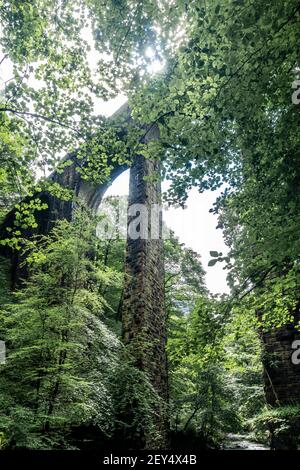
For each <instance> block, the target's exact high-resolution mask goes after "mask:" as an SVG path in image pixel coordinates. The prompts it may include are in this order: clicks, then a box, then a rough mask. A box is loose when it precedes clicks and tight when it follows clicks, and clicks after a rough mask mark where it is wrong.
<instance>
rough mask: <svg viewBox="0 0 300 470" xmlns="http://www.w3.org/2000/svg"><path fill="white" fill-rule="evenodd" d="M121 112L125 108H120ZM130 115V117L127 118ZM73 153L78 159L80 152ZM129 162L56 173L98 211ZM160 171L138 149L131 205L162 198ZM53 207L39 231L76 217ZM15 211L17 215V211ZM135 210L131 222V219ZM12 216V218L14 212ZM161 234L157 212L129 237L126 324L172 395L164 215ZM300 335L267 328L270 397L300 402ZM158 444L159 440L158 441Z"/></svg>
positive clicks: (142, 357)
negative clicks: (99, 173)
mask: <svg viewBox="0 0 300 470" xmlns="http://www.w3.org/2000/svg"><path fill="white" fill-rule="evenodd" d="M120 112H121V113H123V114H124V115H126V116H128V115H129V111H128V106H127V107H126V106H125V107H122V109H121V111H120ZM119 114H120V113H119ZM126 120H127V123H128V118H125V122H126ZM158 138H159V130H158V128H157V127H152V128H151V132H149V133H147V138H146V140H147V141H149V140H151V139H158ZM67 158H69V159H71V160H72V159H73V158H74V155H69V156H68V157H67ZM126 169H127V167H126V166H122V165H117V164H115V165H114V167H113V170H112V172H111V175H110V181H109V182H106V183H103V184H100V185H98V186H97V187H95V186H93V185H91V184H89V183H88V182H86V181H83V180H82V179H81V178H80V175H79V174H78V172H77V171H76V164H75V162H74V163H72V164H71V165H70V166H66V167H65V168H64V171H63V173H53V174H52V175H51V176H50V178H51V179H52V180H53V181H54V182H57V183H59V184H60V185H62V186H63V187H65V188H69V189H71V190H72V191H73V192H74V196H76V197H77V198H80V199H81V200H82V201H83V203H84V205H86V207H87V208H89V209H91V210H93V211H96V210H97V209H98V207H99V205H100V204H101V200H102V198H103V196H104V194H105V192H106V190H107V188H108V187H109V185H110V184H111V182H112V181H113V180H114V179H116V178H117V177H118V176H119V175H120V174H121V173H122V172H123V171H124V170H126ZM154 173H155V174H157V173H159V163H158V162H156V161H150V160H148V159H145V158H144V157H143V156H141V155H136V156H135V158H134V161H133V162H132V165H131V168H130V188H129V201H128V203H129V207H130V206H131V205H133V204H142V205H144V206H145V208H147V209H148V210H149V211H150V209H151V207H152V206H153V205H157V204H159V203H160V199H161V186H160V182H159V181H158V179H157V178H156V179H152V180H151V179H149V178H146V179H145V177H147V176H151V175H153V174H154ZM43 197H44V200H45V202H47V205H48V209H47V210H46V211H43V213H40V214H39V216H38V224H39V228H38V231H39V233H48V232H49V230H50V229H51V227H52V226H53V221H54V220H57V219H62V218H66V219H68V220H71V219H72V217H73V213H74V208H75V205H74V202H73V201H61V200H59V199H57V198H55V197H53V196H51V195H49V194H44V195H43ZM11 217H12V216H11ZM130 217H132V216H129V222H130ZM8 219H9V218H8ZM159 227H160V228H159V236H157V237H155V238H154V239H153V238H152V237H151V230H152V227H151V217H149V218H148V225H147V227H146V234H147V236H146V237H140V238H134V239H133V238H131V237H129V236H128V238H127V248H126V260H125V272H126V273H127V274H128V276H126V281H125V282H126V285H125V288H124V293H125V294H124V299H123V311H122V325H123V339H124V342H125V343H126V344H134V348H133V350H134V354H135V364H136V366H137V367H139V368H140V369H141V370H143V371H145V372H146V373H147V374H148V377H149V379H150V381H151V383H152V385H153V387H154V388H155V390H156V391H157V393H158V394H159V395H160V396H161V397H162V398H163V399H164V400H166V401H167V396H168V381H167V363H166V349H165V342H166V321H165V299H164V262H163V240H162V233H161V232H162V223H161V219H160V224H159ZM13 265H14V270H15V275H14V277H15V279H16V278H19V277H20V276H22V268H21V267H20V263H19V259H18V254H17V253H15V254H14V258H13ZM295 339H300V334H299V332H298V330H296V329H295V327H294V325H293V324H291V325H288V326H286V327H282V328H281V329H280V330H278V331H274V332H268V333H264V334H263V335H262V340H263V341H262V342H263V344H264V347H265V350H266V352H267V354H268V355H269V357H270V356H274V357H275V356H276V361H273V362H271V361H267V362H266V363H265V373H264V378H265V391H266V400H267V403H269V404H271V405H278V404H280V405H284V404H290V403H291V404H295V403H299V402H300V366H299V365H294V364H292V361H291V356H292V353H293V350H292V349H291V340H295ZM166 416H167V415H166V414H165V415H164V416H161V417H160V418H159V419H158V420H157V423H156V425H157V428H158V430H159V431H160V433H161V436H162V438H161V441H160V443H159V444H158V447H161V448H165V447H166V446H167V438H166V430H167V417H166ZM144 445H145V446H146V447H148V448H149V447H152V446H153V442H151V439H148V437H147V436H145V442H144ZM156 445H157V444H156Z"/></svg>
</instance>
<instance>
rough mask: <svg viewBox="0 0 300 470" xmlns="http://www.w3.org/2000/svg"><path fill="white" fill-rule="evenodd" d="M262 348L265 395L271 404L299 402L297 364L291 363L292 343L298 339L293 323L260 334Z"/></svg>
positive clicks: (299, 378)
mask: <svg viewBox="0 0 300 470" xmlns="http://www.w3.org/2000/svg"><path fill="white" fill-rule="evenodd" d="M262 338H263V344H264V349H265V357H264V368H265V372H264V375H265V377H264V378H265V394H266V401H267V403H269V404H270V405H273V406H275V405H287V404H297V403H298V404H299V403H300V364H298V365H297V364H293V362H292V354H293V353H294V349H292V343H293V342H294V341H295V340H300V332H299V330H297V329H296V328H295V326H294V325H293V324H290V325H287V326H284V327H281V328H279V329H277V330H273V331H270V332H268V333H264V334H263V335H262Z"/></svg>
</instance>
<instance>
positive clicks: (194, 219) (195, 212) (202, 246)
mask: <svg viewBox="0 0 300 470" xmlns="http://www.w3.org/2000/svg"><path fill="white" fill-rule="evenodd" d="M166 188H167V185H166V183H163V190H166ZM128 189H129V170H128V171H126V172H124V173H123V174H122V175H120V176H119V177H118V178H117V179H116V180H115V181H114V182H113V184H112V185H111V186H110V188H109V189H108V191H107V192H106V194H105V197H107V196H125V195H128ZM218 194H219V192H218V191H215V192H210V191H206V192H205V193H203V194H199V192H198V191H197V190H196V189H193V190H191V191H190V194H189V198H188V201H187V208H186V209H181V208H175V207H173V208H171V209H168V210H165V211H164V214H163V218H164V221H165V223H166V224H167V226H168V227H169V228H170V229H172V230H173V231H174V232H175V234H176V235H177V236H178V238H179V240H180V241H181V242H182V243H184V244H185V245H186V246H187V247H189V248H192V249H193V250H194V251H197V252H198V253H199V254H200V255H201V257H202V262H203V266H204V269H205V270H206V285H207V287H208V289H209V290H210V291H211V292H212V293H213V294H222V293H227V292H229V288H228V286H227V284H226V271H224V270H223V267H222V265H221V264H220V263H217V264H216V265H215V266H212V267H208V266H207V264H208V261H209V260H210V259H211V257H210V255H209V252H210V251H221V252H222V253H223V254H225V253H226V252H227V247H226V245H225V243H224V240H223V236H222V231H221V230H220V229H218V230H217V229H216V225H217V223H218V221H217V217H216V216H215V215H214V214H211V213H210V212H209V209H210V208H211V207H212V205H213V203H214V201H215V199H216V197H217V196H218Z"/></svg>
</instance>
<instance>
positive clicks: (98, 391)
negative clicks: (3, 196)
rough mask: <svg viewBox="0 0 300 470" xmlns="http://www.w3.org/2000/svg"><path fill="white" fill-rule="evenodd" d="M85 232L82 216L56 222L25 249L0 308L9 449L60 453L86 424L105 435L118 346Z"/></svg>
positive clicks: (0, 384) (1, 382)
mask: <svg viewBox="0 0 300 470" xmlns="http://www.w3.org/2000/svg"><path fill="white" fill-rule="evenodd" d="M93 230H94V229H93V224H92V223H91V222H90V219H89V216H88V215H87V214H82V215H79V214H78V216H77V218H76V220H75V222H74V223H73V224H69V223H67V222H66V221H61V222H59V223H58V225H57V226H56V227H55V228H54V229H53V232H52V233H51V235H49V236H47V237H44V238H43V240H42V241H41V242H40V243H39V244H38V245H37V247H36V248H35V249H34V248H32V247H31V250H30V252H29V253H28V254H27V262H28V263H30V278H29V280H28V281H27V282H26V283H25V285H24V286H23V287H22V288H21V289H20V290H18V291H17V292H16V293H15V294H14V296H13V299H12V301H11V302H10V303H9V304H7V305H4V306H2V308H1V337H3V338H4V339H5V341H6V344H7V362H6V365H5V366H1V369H2V371H1V379H0V390H1V432H2V433H3V434H4V436H5V442H6V445H7V446H9V447H10V448H19V447H22V448H24V447H26V448H43V449H44V448H61V447H64V448H65V447H68V446H70V445H71V444H70V442H71V441H70V433H71V430H72V428H73V427H78V426H80V425H82V424H87V423H90V424H93V425H94V426H96V427H98V428H99V429H100V430H101V432H102V433H104V434H107V433H108V434H109V433H111V432H112V428H111V425H110V424H111V421H112V420H111V417H112V415H113V408H112V397H111V393H110V390H109V377H110V374H113V372H114V369H115V367H116V365H117V357H118V349H119V342H118V340H117V337H116V336H115V334H114V333H112V332H111V331H110V330H109V329H108V328H107V326H106V324H105V317H104V315H103V313H104V309H105V306H106V301H105V300H104V298H103V297H102V296H101V294H99V290H98V286H99V279H102V278H103V276H104V274H103V272H102V270H103V268H102V263H101V262H100V261H99V260H98V259H97V256H96V252H95V245H94V244H93V243H92V241H93V240H94V239H93V236H92V233H93ZM62 260H63V263H62Z"/></svg>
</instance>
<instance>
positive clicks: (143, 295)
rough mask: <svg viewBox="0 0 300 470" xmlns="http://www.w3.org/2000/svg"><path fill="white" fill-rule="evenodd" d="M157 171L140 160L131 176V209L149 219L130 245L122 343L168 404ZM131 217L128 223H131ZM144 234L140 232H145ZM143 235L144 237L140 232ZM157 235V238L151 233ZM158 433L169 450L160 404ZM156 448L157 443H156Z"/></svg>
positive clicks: (147, 439) (149, 440)
mask: <svg viewBox="0 0 300 470" xmlns="http://www.w3.org/2000/svg"><path fill="white" fill-rule="evenodd" d="M155 172H159V166H158V163H155V162H152V161H149V160H146V159H145V158H144V157H143V156H139V155H138V156H137V157H136V158H135V161H134V164H133V166H132V168H131V171H130V191H129V207H130V206H131V205H132V204H145V207H146V208H147V211H148V214H149V217H148V224H147V227H146V234H147V238H146V239H142V238H138V239H136V240H134V239H130V237H129V238H128V240H127V250H126V262H125V273H126V283H125V289H124V292H125V294H124V299H123V309H122V325H123V339H124V342H125V343H126V344H127V345H129V346H130V345H131V346H132V348H131V352H132V353H133V355H134V359H135V365H136V366H137V367H138V368H140V369H141V370H143V371H144V372H146V374H147V375H148V377H149V379H150V382H151V383H152V385H153V386H154V388H155V390H156V391H157V393H158V394H159V396H160V397H161V398H162V399H163V400H165V401H166V400H167V392H168V385H167V363H166V349H165V345H166V330H165V328H166V326H165V323H166V321H165V320H166V318H165V302H164V300H165V298H164V256H163V240H162V222H161V218H160V224H159V228H160V234H159V238H158V239H152V238H151V229H153V227H152V226H151V217H150V211H151V209H153V205H156V204H159V203H160V196H161V188H160V182H155V181H145V180H144V179H143V177H147V176H149V175H151V174H153V173H155ZM131 221H132V217H129V218H128V222H129V223H130V222H131ZM141 232H142V231H141ZM141 235H145V233H141ZM152 235H153V234H152ZM157 412H158V420H157V423H156V427H157V431H158V432H159V433H161V441H160V443H159V444H158V446H159V447H161V448H165V447H166V446H167V436H166V433H167V415H166V412H165V410H163V408H162V407H161V408H160V409H159V404H158V410H157ZM145 445H146V447H148V448H151V447H153V445H154V444H153V442H152V438H151V436H147V435H146V436H145ZM155 446H156V447H157V442H156V443H155Z"/></svg>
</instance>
